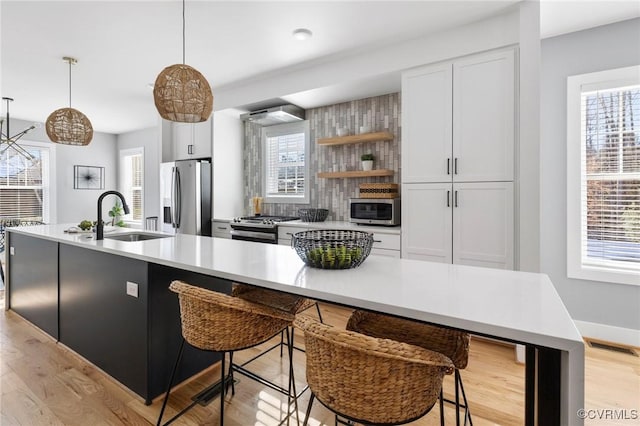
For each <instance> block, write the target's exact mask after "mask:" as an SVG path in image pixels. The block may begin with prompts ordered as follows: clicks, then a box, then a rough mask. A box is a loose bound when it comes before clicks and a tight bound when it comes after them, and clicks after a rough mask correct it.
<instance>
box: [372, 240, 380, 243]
mask: <svg viewBox="0 0 640 426" xmlns="http://www.w3.org/2000/svg"><path fill="white" fill-rule="evenodd" d="M373 242H374V243H381V242H382V240H373Z"/></svg>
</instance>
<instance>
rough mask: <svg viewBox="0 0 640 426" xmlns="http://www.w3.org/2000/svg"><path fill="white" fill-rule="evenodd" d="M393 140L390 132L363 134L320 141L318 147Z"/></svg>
mask: <svg viewBox="0 0 640 426" xmlns="http://www.w3.org/2000/svg"><path fill="white" fill-rule="evenodd" d="M390 140H393V135H392V134H391V133H389V132H374V133H363V134H361V135H351V136H338V137H335V138H323V139H318V145H324V146H331V145H346V144H350V143H361V142H378V141H390Z"/></svg>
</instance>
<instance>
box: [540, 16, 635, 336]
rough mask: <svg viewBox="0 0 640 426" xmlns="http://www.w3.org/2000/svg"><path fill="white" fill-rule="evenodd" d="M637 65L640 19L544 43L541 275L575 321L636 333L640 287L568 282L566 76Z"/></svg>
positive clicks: (577, 281) (591, 282) (555, 38)
mask: <svg viewBox="0 0 640 426" xmlns="http://www.w3.org/2000/svg"><path fill="white" fill-rule="evenodd" d="M637 64H640V19H633V20H628V21H623V22H620V23H616V24H611V25H606V26H602V27H597V28H593V29H590V30H585V31H579V32H575V33H571V34H568V35H563V36H559V37H553V38H549V39H545V40H543V42H542V67H541V143H540V145H541V147H540V149H541V152H540V168H541V173H540V174H541V199H540V204H541V206H540V207H541V208H540V210H541V217H540V224H541V226H540V228H541V239H540V251H541V271H542V272H544V273H547V274H548V275H549V276H550V277H551V280H552V281H553V283H554V284H555V286H556V288H557V290H558V293H559V294H560V296H561V297H562V300H563V301H564V303H565V305H566V306H567V309H568V310H569V313H570V314H571V316H572V318H573V319H575V320H581V321H588V322H593V323H599V324H606V325H610V326H616V327H623V328H629V329H635V330H640V286H633V285H622V284H620V285H618V284H609V283H602V282H595V281H585V280H577V279H569V278H568V277H567V260H566V259H567V241H566V235H567V226H566V214H567V192H566V191H567V189H566V187H567V179H566V173H567V154H566V135H567V114H566V110H567V99H566V97H567V77H568V76H570V75H575V74H584V73H589V72H596V71H602V70H607V69H612V68H620V67H626V66H630V65H637Z"/></svg>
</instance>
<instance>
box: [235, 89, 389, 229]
mask: <svg viewBox="0 0 640 426" xmlns="http://www.w3.org/2000/svg"><path fill="white" fill-rule="evenodd" d="M306 118H307V120H309V127H310V132H311V133H310V137H311V139H310V140H311V152H310V154H309V157H308V158H309V159H310V161H311V162H310V164H309V170H310V174H311V176H310V177H309V188H310V189H311V193H310V200H311V202H310V204H264V205H263V214H269V215H287V216H295V215H297V212H298V209H299V208H304V207H318V208H326V209H329V217H328V218H327V220H348V217H349V212H348V209H349V198H354V197H358V185H359V184H361V183H367V182H395V183H398V182H400V181H401V180H400V137H401V135H400V93H391V94H388V95H383V96H376V97H373V98H366V99H360V100H357V101H351V102H344V103H341V104H336V105H329V106H324V107H320V108H313V109H308V110H306ZM363 125H370V126H371V128H372V131H374V132H376V131H387V132H389V133H391V134H393V135H394V138H393V140H392V141H390V142H371V143H359V144H349V145H338V146H318V144H317V143H316V141H317V140H318V139H320V138H327V137H334V136H337V134H336V131H337V129H338V128H342V127H346V128H348V129H349V134H351V135H354V134H357V133H358V130H359V128H360V126H363ZM261 130H262V127H261V126H258V125H256V124H250V123H248V122H247V123H245V138H244V144H245V146H244V174H245V175H244V199H245V212H244V214H250V213H252V211H251V208H250V207H249V200H250V199H251V197H259V196H263V194H262V158H261V157H262V149H261ZM365 153H372V154H374V155H375V158H376V159H375V162H374V168H375V169H391V170H394V171H395V175H394V176H390V177H368V178H347V179H343V178H338V179H326V178H322V179H319V178H318V175H317V173H318V172H324V171H333V170H334V165H336V167H337V169H338V170H340V171H343V170H362V168H361V165H360V155H362V154H365Z"/></svg>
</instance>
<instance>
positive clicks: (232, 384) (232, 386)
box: [229, 351, 236, 396]
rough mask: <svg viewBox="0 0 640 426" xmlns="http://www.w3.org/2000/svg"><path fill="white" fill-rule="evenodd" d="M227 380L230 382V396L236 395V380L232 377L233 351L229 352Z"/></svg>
mask: <svg viewBox="0 0 640 426" xmlns="http://www.w3.org/2000/svg"><path fill="white" fill-rule="evenodd" d="M229 379H230V380H231V395H233V396H235V394H236V380H235V379H234V377H233V351H231V352H229Z"/></svg>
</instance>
